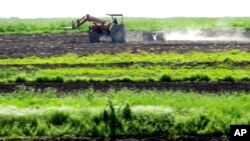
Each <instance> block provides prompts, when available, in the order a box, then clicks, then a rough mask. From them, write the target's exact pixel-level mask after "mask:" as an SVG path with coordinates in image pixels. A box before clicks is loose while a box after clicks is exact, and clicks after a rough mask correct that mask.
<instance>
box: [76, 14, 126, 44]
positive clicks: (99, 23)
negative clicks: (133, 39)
mask: <svg viewBox="0 0 250 141" xmlns="http://www.w3.org/2000/svg"><path fill="white" fill-rule="evenodd" d="M107 15H108V16H111V17H112V22H110V23H108V22H107V21H105V20H103V19H99V18H96V17H93V16H91V15H89V14H87V15H85V16H83V17H82V18H80V19H77V20H75V21H72V29H77V28H79V27H80V26H81V25H83V24H84V23H86V22H91V23H92V25H91V26H89V30H88V34H89V42H90V43H96V42H100V37H101V36H109V37H111V39H112V42H114V43H124V42H125V38H126V31H125V26H124V24H123V15H122V14H107ZM117 17H121V22H120V23H118V21H117Z"/></svg>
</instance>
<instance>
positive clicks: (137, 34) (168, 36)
mask: <svg viewBox="0 0 250 141" xmlns="http://www.w3.org/2000/svg"><path fill="white" fill-rule="evenodd" d="M244 33H245V31H244V30H210V29H185V30H169V31H147V32H145V31H127V33H126V42H155V41H161V42H162V41H163V42H164V41H169V40H189V41H248V40H249V38H248V37H246V36H245V35H244Z"/></svg>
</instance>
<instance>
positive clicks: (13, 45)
mask: <svg viewBox="0 0 250 141" xmlns="http://www.w3.org/2000/svg"><path fill="white" fill-rule="evenodd" d="M229 49H239V50H245V51H248V52H250V42H249V41H166V42H127V43H123V44H120V43H119V44H118V43H117V44H116V43H110V42H101V43H93V44H90V43H88V38H87V34H86V33H56V34H33V35H23V34H20V35H0V50H1V51H0V58H9V57H13V58H14V57H27V56H41V57H45V56H60V55H64V54H67V53H76V54H78V55H90V54H95V53H110V54H115V53H121V52H131V53H139V52H142V51H148V52H154V53H162V52H169V51H175V52H180V53H183V52H188V51H204V52H217V51H223V50H229Z"/></svg>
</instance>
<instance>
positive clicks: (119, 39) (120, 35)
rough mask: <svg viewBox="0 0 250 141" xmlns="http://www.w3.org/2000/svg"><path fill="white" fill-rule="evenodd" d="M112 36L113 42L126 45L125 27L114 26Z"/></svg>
mask: <svg viewBox="0 0 250 141" xmlns="http://www.w3.org/2000/svg"><path fill="white" fill-rule="evenodd" d="M110 36H111V38H112V42H115V43H124V42H125V37H126V33H125V27H124V25H117V24H114V25H113V26H112V28H111V33H110Z"/></svg>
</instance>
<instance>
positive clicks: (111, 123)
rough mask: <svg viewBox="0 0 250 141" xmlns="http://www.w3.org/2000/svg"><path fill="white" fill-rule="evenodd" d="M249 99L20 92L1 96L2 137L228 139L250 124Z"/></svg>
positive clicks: (159, 93) (246, 95) (171, 93)
mask: <svg viewBox="0 0 250 141" xmlns="http://www.w3.org/2000/svg"><path fill="white" fill-rule="evenodd" d="M249 100H250V95H249V93H244V92H237V93H224V92H221V93H220V94H219V95H214V94H211V93H203V94H198V93H195V92H181V91H175V92H174V91H153V90H143V91H133V90H127V89H123V90H119V91H114V90H109V91H107V92H99V91H93V90H92V89H90V90H86V91H79V92H71V93H61V92H60V93H59V92H57V91H55V90H53V89H48V90H45V91H43V92H42V91H34V89H25V88H21V89H19V90H17V91H15V92H14V93H10V94H4V95H2V96H0V109H1V110H0V111H1V112H0V117H1V118H0V126H1V130H0V136H1V137H4V138H16V137H24V138H25V137H26V138H27V137H35V136H52V137H54V136H66V135H67V136H82V137H83V136H85V137H86V136H94V137H96V136H98V137H114V136H115V137H121V136H123V137H124V136H125V137H128V136H130V137H131V136H132V137H146V136H182V135H216V136H220V135H229V125H230V124H249V123H250V120H249V119H250V118H249V117H250V110H249V109H250V103H249V102H248V101H249ZM229 103H230V104H229Z"/></svg>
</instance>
